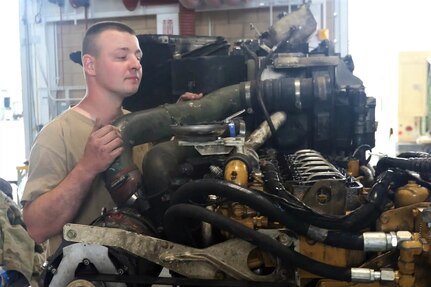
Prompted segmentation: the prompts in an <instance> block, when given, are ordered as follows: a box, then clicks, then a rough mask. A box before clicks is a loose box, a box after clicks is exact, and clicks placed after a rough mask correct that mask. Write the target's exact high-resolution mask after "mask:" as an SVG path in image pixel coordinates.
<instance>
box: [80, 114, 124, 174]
mask: <svg viewBox="0 0 431 287" xmlns="http://www.w3.org/2000/svg"><path fill="white" fill-rule="evenodd" d="M123 150H124V148H123V140H122V139H121V134H120V132H119V130H118V129H117V128H116V127H114V126H112V125H105V126H101V125H100V124H98V123H97V121H96V124H95V126H94V128H93V131H92V132H91V134H90V136H89V138H88V141H87V144H86V146H85V151H84V156H83V157H82V160H81V161H82V163H83V164H84V165H85V167H86V168H87V169H89V170H88V171H89V172H91V173H96V174H98V173H101V172H103V171H105V170H106V169H107V168H108V167H109V166H110V165H111V163H112V162H113V161H114V160H115V159H116V158H117V157H118V156H119V155H121V153H122V152H123Z"/></svg>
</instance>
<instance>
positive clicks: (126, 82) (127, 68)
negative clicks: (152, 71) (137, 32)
mask: <svg viewBox="0 0 431 287" xmlns="http://www.w3.org/2000/svg"><path fill="white" fill-rule="evenodd" d="M96 42H97V43H98V44H97V45H98V51H99V53H98V55H97V56H96V57H95V60H94V61H95V62H94V65H95V66H94V68H95V77H96V82H97V83H98V85H99V88H101V90H105V92H107V93H108V94H111V95H114V96H120V97H122V98H125V97H128V96H131V95H133V94H134V93H136V91H137V90H138V88H139V83H140V82H141V78H142V66H141V64H140V60H141V57H142V51H141V49H140V48H139V42H138V39H137V38H136V36H134V35H131V34H128V33H125V32H119V31H112V30H108V31H104V32H102V34H100V35H99V37H98V39H97V41H96Z"/></svg>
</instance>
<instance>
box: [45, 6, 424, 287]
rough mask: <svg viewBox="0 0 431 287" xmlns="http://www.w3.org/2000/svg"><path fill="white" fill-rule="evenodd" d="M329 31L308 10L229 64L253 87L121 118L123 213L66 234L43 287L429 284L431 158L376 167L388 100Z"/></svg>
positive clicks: (116, 186)
mask: <svg viewBox="0 0 431 287" xmlns="http://www.w3.org/2000/svg"><path fill="white" fill-rule="evenodd" d="M315 29H316V22H315V20H314V18H313V15H312V14H311V12H310V10H309V7H308V6H307V5H304V6H302V7H300V8H299V9H298V10H297V11H295V12H292V13H290V14H288V15H287V16H285V17H283V18H281V19H280V20H279V21H278V22H277V23H276V24H274V26H273V27H271V28H270V30H269V31H268V32H266V33H264V34H263V35H262V36H261V37H260V38H259V39H255V40H241V41H238V42H237V43H236V44H235V46H234V47H233V48H232V49H231V50H230V51H229V54H228V55H222V56H220V57H222V58H223V59H224V60H226V59H236V60H238V59H242V60H241V61H240V62H239V63H240V65H241V66H240V67H239V68H238V69H237V70H235V73H236V78H235V79H244V80H241V81H240V82H235V81H234V82H233V83H229V85H227V86H223V87H218V86H217V85H216V86H214V87H213V90H211V91H209V92H208V94H207V95H206V96H205V97H204V98H203V99H201V100H199V101H192V102H185V103H180V104H165V105H162V106H158V107H156V108H152V109H145V110H142V111H135V112H133V113H131V114H128V115H125V116H124V117H122V118H120V119H118V120H117V121H116V122H115V125H116V126H117V127H118V128H119V130H120V132H121V133H122V136H123V139H124V142H125V152H124V153H123V155H121V156H120V157H119V158H118V159H117V160H116V161H115V162H114V163H113V164H112V166H111V167H110V168H109V169H108V170H107V171H106V172H105V179H106V185H107V187H108V189H109V191H110V192H111V195H112V197H113V199H114V200H115V201H116V203H117V205H118V208H115V209H113V210H108V211H103V212H102V215H101V217H100V218H98V219H96V220H95V221H94V223H93V224H92V225H89V226H85V225H77V224H68V225H66V226H65V227H64V233H63V236H64V239H65V241H66V242H67V244H65V245H63V246H62V247H61V248H60V249H59V250H58V253H57V254H56V255H55V256H54V257H53V258H52V259H51V260H50V261H49V262H48V263H47V265H46V268H45V271H44V276H43V278H42V285H43V286H69V287H72V286H144V285H145V286H149V285H152V284H157V285H181V286H183V285H184V286H202V285H210V286H318V287H327V286H331V287H334V286H335V287H338V286H340V287H342V286H402V287H407V286H427V284H428V283H427V282H430V280H431V278H429V277H430V275H429V272H427V270H428V269H429V268H430V264H431V257H430V256H429V252H428V251H429V244H428V242H429V240H430V227H431V207H430V202H429V188H430V186H431V185H430V182H429V172H430V161H431V159H430V155H429V154H426V153H417V152H415V153H403V154H400V155H399V156H398V157H395V158H390V157H384V158H381V159H379V161H378V163H377V165H375V166H372V165H371V164H370V152H371V151H372V148H373V147H374V133H375V131H376V123H375V119H374V109H375V99H374V98H371V97H367V95H366V94H365V89H364V86H363V84H362V81H361V80H360V79H358V78H357V77H355V76H354V75H353V74H352V72H353V62H352V60H351V58H350V57H345V58H340V56H339V55H336V54H335V53H334V52H333V49H332V48H331V45H330V43H329V42H328V41H322V42H321V43H320V45H319V46H318V47H316V48H314V49H310V48H309V47H308V44H307V40H308V39H309V37H310V36H311V35H312V33H313V32H314V31H315ZM214 45H215V46H214ZM217 45H221V46H223V47H225V44H224V43H223V42H219V41H218V40H217V41H216V43H215V44H214V43H212V44H211V45H210V47H211V49H210V50H211V51H220V49H219V48H214V47H217ZM207 48H208V45H205V49H206V50H205V51H208V50H207ZM144 54H145V53H144ZM189 54H190V53H188V55H189ZM213 56H214V57H218V56H217V55H213ZM199 57H207V55H205V56H199ZM229 57H232V58H229ZM177 60H178V61H179V62H176V63H174V64H173V69H174V70H175V69H177V68H178V66H180V64H181V61H185V62H187V63H189V64H190V61H192V59H190V58H188V59H186V58H183V59H177ZM205 60H206V58H205V59H203V58H202V59H198V60H196V59H195V61H194V62H196V63H198V64H199V65H201V64H202V61H205ZM209 61H211V63H217V58H211V59H210V60H209ZM192 62H193V61H192ZM217 73H220V71H218V72H217ZM237 73H240V74H239V75H238V74H237ZM241 73H243V74H241ZM222 74H223V73H222ZM222 76H223V75H222ZM224 76H225V77H226V79H220V78H218V79H217V81H216V82H217V83H219V84H220V83H226V81H229V80H232V79H233V78H234V77H230V76H229V73H227V74H226V75H224ZM174 78H175V79H176V80H175V81H174V82H175V83H174V85H173V86H175V89H176V90H178V91H181V90H186V89H187V86H188V87H190V86H189V83H190V79H186V80H184V79H182V78H181V76H180V75H177V76H175V77H174ZM181 79H182V80H181ZM197 82H198V81H197ZM181 83H184V84H183V85H181ZM195 83H196V82H195ZM148 142H153V143H157V144H155V145H154V147H153V148H152V149H151V150H150V151H149V152H148V154H146V156H145V158H144V160H143V162H142V170H143V171H144V172H143V174H141V173H140V172H139V169H138V168H137V167H136V166H135V165H134V163H133V161H132V148H133V147H134V146H136V145H139V144H144V143H148ZM163 268H164V269H163ZM162 269H163V271H162ZM161 271H162V275H159V274H160V272H161Z"/></svg>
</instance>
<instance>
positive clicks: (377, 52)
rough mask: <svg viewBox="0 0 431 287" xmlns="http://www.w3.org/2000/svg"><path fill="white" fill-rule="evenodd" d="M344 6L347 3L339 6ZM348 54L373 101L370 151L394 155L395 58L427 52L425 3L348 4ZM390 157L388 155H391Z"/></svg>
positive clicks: (430, 9) (429, 5)
mask: <svg viewBox="0 0 431 287" xmlns="http://www.w3.org/2000/svg"><path fill="white" fill-rule="evenodd" d="M340 1H347V0H340ZM348 4H349V18H348V22H349V24H348V25H349V43H348V49H349V53H350V54H351V55H352V56H353V60H354V62H355V71H354V73H355V75H356V76H358V77H359V78H360V79H361V80H363V82H364V85H365V88H366V93H367V95H368V96H372V97H375V98H376V99H377V107H376V117H377V120H378V122H379V126H378V131H377V134H376V140H377V142H376V144H377V146H376V149H375V150H376V151H381V152H383V153H388V152H389V153H395V140H396V139H395V138H394V139H391V140H389V129H390V128H393V130H394V136H396V135H397V134H398V131H397V128H398V123H397V113H398V112H397V109H398V106H397V100H398V54H399V52H400V51H424V50H430V49H431V37H430V33H429V31H430V29H431V23H430V19H431V1H429V0H410V1H392V0H349V2H348ZM391 155H393V154H391Z"/></svg>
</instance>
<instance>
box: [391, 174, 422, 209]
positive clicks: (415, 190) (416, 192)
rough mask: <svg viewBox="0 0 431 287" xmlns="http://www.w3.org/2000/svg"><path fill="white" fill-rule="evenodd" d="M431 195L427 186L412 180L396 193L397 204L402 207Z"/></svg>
mask: <svg viewBox="0 0 431 287" xmlns="http://www.w3.org/2000/svg"><path fill="white" fill-rule="evenodd" d="M428 195H429V191H428V189H427V188H425V187H422V186H420V185H419V184H417V183H416V182H415V181H412V180H410V181H409V182H408V183H407V184H406V185H404V186H402V187H400V188H398V189H397V192H396V194H395V206H396V207H402V206H407V205H410V204H415V203H419V202H424V201H425V200H426V199H427V198H428Z"/></svg>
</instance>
